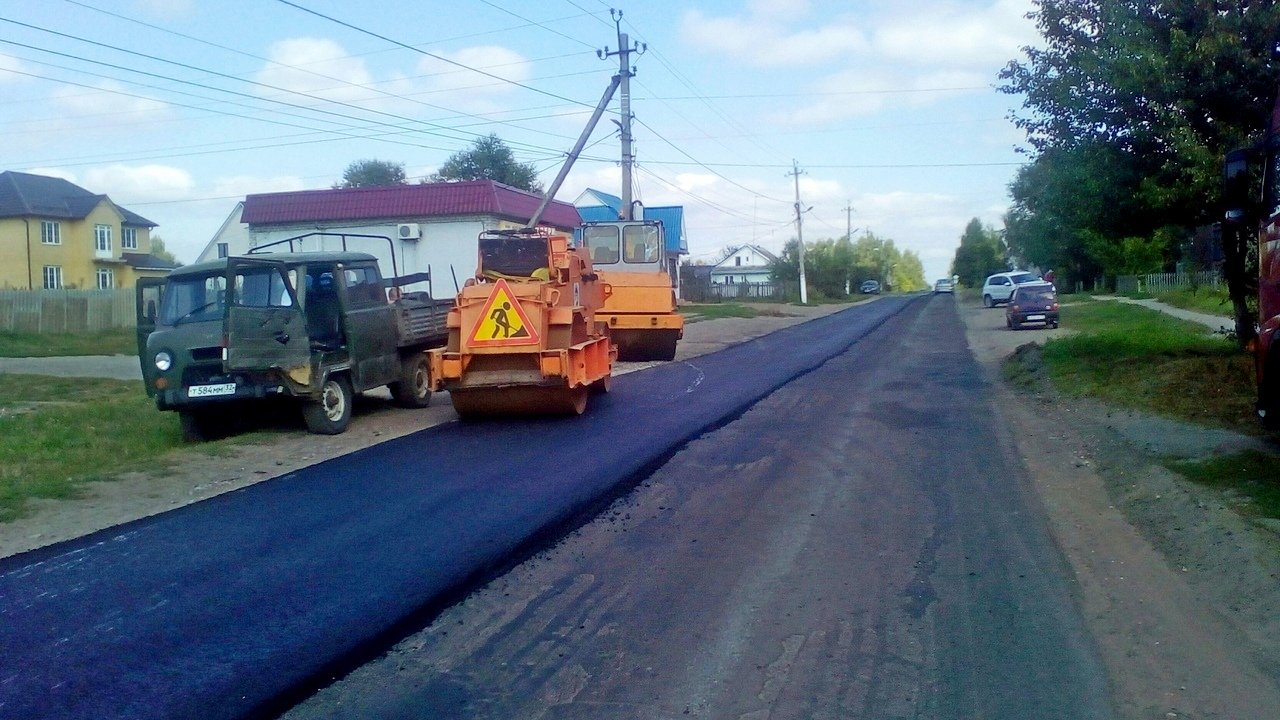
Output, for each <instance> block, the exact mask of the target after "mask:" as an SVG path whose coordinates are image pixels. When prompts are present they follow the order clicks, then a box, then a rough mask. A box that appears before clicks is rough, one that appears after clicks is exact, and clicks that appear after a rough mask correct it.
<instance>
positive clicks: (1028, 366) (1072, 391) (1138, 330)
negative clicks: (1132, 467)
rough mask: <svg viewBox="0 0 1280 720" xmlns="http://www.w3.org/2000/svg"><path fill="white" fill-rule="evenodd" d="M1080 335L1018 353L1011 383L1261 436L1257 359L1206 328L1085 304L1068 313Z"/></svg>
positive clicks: (1141, 311)
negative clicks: (1045, 384) (1043, 380)
mask: <svg viewBox="0 0 1280 720" xmlns="http://www.w3.org/2000/svg"><path fill="white" fill-rule="evenodd" d="M1063 323H1064V325H1065V326H1066V327H1070V328H1073V329H1075V330H1077V331H1078V332H1076V333H1074V334H1072V335H1069V336H1066V337H1061V338H1055V339H1053V340H1050V341H1048V342H1047V343H1045V345H1044V347H1043V349H1042V350H1040V351H1039V352H1038V353H1032V352H1020V353H1015V354H1014V355H1013V356H1012V357H1011V358H1010V359H1009V360H1008V361H1006V366H1005V368H1004V375H1005V377H1006V378H1009V379H1011V380H1012V381H1014V382H1022V383H1024V384H1025V383H1026V382H1028V379H1029V378H1032V377H1040V376H1045V377H1047V379H1048V380H1049V381H1051V383H1052V385H1053V386H1054V388H1055V389H1056V390H1057V391H1058V392H1060V393H1062V394H1064V395H1066V396H1070V397H1095V398H1099V399H1101V400H1103V401H1105V402H1108V403H1111V404H1114V405H1118V406H1122V407H1128V408H1135V409H1139V410H1146V411H1151V412H1157V413H1160V414H1163V415H1169V416H1172V417H1177V418H1181V419H1184V420H1190V421H1193V422H1200V423H1208V424H1212V425H1217V426H1221V427H1229V428H1232V429H1235V430H1240V431H1244V432H1250V433H1255V434H1256V433H1257V432H1258V428H1257V425H1256V423H1255V421H1254V417H1253V412H1252V403H1253V371H1252V360H1251V358H1250V357H1249V356H1248V355H1247V354H1245V353H1244V352H1243V351H1241V350H1240V349H1239V348H1238V347H1236V346H1235V345H1234V344H1233V343H1231V342H1229V341H1227V340H1224V339H1222V338H1219V337H1215V336H1212V335H1210V334H1207V333H1206V332H1205V331H1204V328H1203V327H1201V326H1199V325H1197V324H1194V323H1189V322H1186V321H1183V320H1178V319H1176V318H1172V317H1169V316H1168V315H1165V314H1162V313H1160V312H1157V311H1155V310H1150V309H1148V308H1144V307H1140V306H1134V305H1126V304H1123V303H1116V302H1091V303H1082V304H1080V305H1079V306H1078V307H1076V308H1072V310H1071V312H1070V313H1069V314H1067V313H1064V316H1063Z"/></svg>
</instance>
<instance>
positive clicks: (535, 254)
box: [480, 236, 550, 278]
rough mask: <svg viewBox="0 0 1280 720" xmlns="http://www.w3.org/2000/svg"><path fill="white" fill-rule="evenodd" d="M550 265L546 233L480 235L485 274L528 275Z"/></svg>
mask: <svg viewBox="0 0 1280 720" xmlns="http://www.w3.org/2000/svg"><path fill="white" fill-rule="evenodd" d="M549 266H550V258H549V257H548V254H547V239H546V238H544V237H518V236H517V237H509V236H508V237H482V238H480V270H481V272H482V273H483V274H485V275H489V276H507V277H521V278H527V277H532V276H533V273H534V271H536V270H540V269H545V268H548V267H549Z"/></svg>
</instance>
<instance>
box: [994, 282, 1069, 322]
mask: <svg viewBox="0 0 1280 720" xmlns="http://www.w3.org/2000/svg"><path fill="white" fill-rule="evenodd" d="M1004 321H1005V324H1006V325H1008V326H1009V329H1010V330H1018V329H1021V328H1022V326H1023V325H1027V324H1031V323H1035V324H1043V325H1044V326H1045V327H1051V328H1056V327H1058V293H1057V292H1056V291H1055V289H1054V287H1053V284H1052V283H1047V282H1038V283H1026V284H1024V285H1019V286H1017V287H1016V288H1014V290H1013V295H1011V296H1010V297H1009V304H1008V305H1006V306H1005V309H1004Z"/></svg>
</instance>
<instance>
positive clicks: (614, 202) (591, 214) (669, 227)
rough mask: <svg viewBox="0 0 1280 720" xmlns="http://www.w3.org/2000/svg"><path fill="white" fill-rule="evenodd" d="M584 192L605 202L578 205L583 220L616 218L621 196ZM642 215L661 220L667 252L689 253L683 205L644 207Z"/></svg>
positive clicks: (593, 191)
mask: <svg viewBox="0 0 1280 720" xmlns="http://www.w3.org/2000/svg"><path fill="white" fill-rule="evenodd" d="M584 194H591V195H593V196H594V197H595V198H596V199H597V200H602V201H604V202H605V204H604V205H590V206H585V205H584V206H581V207H579V208H578V214H579V215H581V216H582V220H583V222H613V221H616V220H617V219H618V212H619V211H620V208H621V207H622V198H620V197H618V196H616V195H610V194H609V193H607V192H602V191H600V190H596V189H593V188H587V190H585V191H584ZM644 217H645V219H646V220H661V221H662V227H663V230H664V231H665V232H666V236H667V252H668V253H679V254H682V255H687V254H688V253H689V241H688V239H687V238H685V234H684V207H683V206H680V205H664V206H660V207H645V208H644Z"/></svg>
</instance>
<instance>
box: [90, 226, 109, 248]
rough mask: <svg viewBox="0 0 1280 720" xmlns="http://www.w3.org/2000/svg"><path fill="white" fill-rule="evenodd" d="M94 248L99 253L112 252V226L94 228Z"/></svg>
mask: <svg viewBox="0 0 1280 720" xmlns="http://www.w3.org/2000/svg"><path fill="white" fill-rule="evenodd" d="M93 248H94V249H95V250H97V251H98V252H111V226H110V225H94V226H93Z"/></svg>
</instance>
